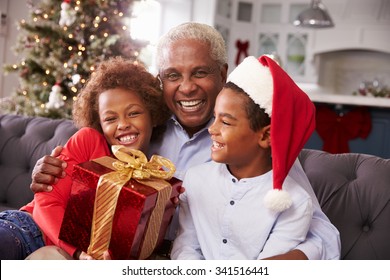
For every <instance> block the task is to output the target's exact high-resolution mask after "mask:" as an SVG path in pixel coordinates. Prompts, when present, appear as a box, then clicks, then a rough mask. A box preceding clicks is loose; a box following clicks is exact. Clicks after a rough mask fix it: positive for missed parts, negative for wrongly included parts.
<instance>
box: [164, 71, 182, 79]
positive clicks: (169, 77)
mask: <svg viewBox="0 0 390 280" xmlns="http://www.w3.org/2000/svg"><path fill="white" fill-rule="evenodd" d="M164 77H165V78H166V79H167V80H169V81H176V80H178V79H179V78H180V75H179V74H177V73H170V74H166V75H165V76H164Z"/></svg>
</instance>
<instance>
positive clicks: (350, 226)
mask: <svg viewBox="0 0 390 280" xmlns="http://www.w3.org/2000/svg"><path fill="white" fill-rule="evenodd" d="M299 160H300V162H301V164H302V167H303V169H304V170H305V173H306V175H307V176H308V178H309V181H310V183H311V184H312V187H313V189H314V192H315V194H316V195H317V198H318V200H319V203H320V205H321V207H322V210H323V211H324V213H325V214H326V215H327V216H328V217H329V219H330V221H331V222H332V223H333V224H334V225H335V226H336V227H337V229H338V230H339V231H340V239H341V258H342V259H390V242H389V236H390V159H383V158H379V157H377V156H372V155H366V154H356V153H355V154H354V153H349V154H330V153H326V152H323V151H317V150H303V151H302V152H301V154H300V156H299Z"/></svg>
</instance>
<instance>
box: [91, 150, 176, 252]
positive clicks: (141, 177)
mask: <svg viewBox="0 0 390 280" xmlns="http://www.w3.org/2000/svg"><path fill="white" fill-rule="evenodd" d="M111 150H112V152H113V154H114V156H115V157H116V158H117V159H118V160H119V161H118V160H115V159H111V158H108V157H103V158H99V159H95V160H94V161H95V162H97V163H99V164H101V165H104V166H106V167H109V168H111V169H113V168H114V169H115V171H113V172H110V173H107V174H104V175H102V176H100V178H99V182H98V186H97V188H96V195H95V204H94V210H93V220H92V228H91V240H90V245H89V247H88V251H87V253H88V254H89V255H90V256H92V257H93V258H94V259H103V253H104V252H105V251H107V250H108V248H109V245H110V239H111V233H112V222H113V217H114V214H115V208H116V204H117V201H118V197H119V193H120V191H121V190H122V187H123V186H124V185H125V184H126V183H127V182H128V181H129V180H130V179H131V178H134V179H136V180H137V181H139V182H140V183H142V184H144V185H148V186H150V187H153V188H154V189H156V190H157V191H158V196H157V202H156V206H155V208H154V210H153V211H152V213H151V216H150V220H149V224H148V227H147V229H146V232H145V238H144V242H143V244H142V247H141V251H140V256H139V258H140V259H146V258H147V257H149V256H150V255H151V254H152V252H153V250H154V247H155V245H156V243H157V239H158V235H159V229H160V227H161V221H162V218H163V214H164V210H165V206H166V204H167V202H168V201H169V199H170V196H171V191H172V188H171V185H170V184H169V183H168V182H166V181H164V180H169V179H171V178H172V176H173V174H174V173H175V170H176V169H175V166H174V165H173V163H172V162H171V161H170V160H169V159H167V158H164V157H161V156H157V155H153V156H152V157H151V159H150V161H147V158H146V156H145V154H144V153H142V152H141V151H139V150H135V149H130V148H127V147H125V146H121V145H113V146H112V147H111ZM107 159H108V161H107Z"/></svg>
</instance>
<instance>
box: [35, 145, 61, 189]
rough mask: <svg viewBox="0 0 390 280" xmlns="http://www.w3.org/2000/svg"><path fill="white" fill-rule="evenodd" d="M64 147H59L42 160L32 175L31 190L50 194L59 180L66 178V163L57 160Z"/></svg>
mask: <svg viewBox="0 0 390 280" xmlns="http://www.w3.org/2000/svg"><path fill="white" fill-rule="evenodd" d="M62 148H63V147H62V146H57V147H56V148H55V149H54V150H53V151H52V152H51V154H50V155H46V156H44V157H42V158H40V159H39V160H38V161H37V163H36V164H35V166H34V169H33V172H32V174H31V178H32V182H31V185H30V189H31V191H32V192H34V193H38V192H43V191H46V192H50V191H51V190H52V189H53V187H52V185H54V184H56V183H57V181H58V179H61V178H64V177H65V175H66V174H65V168H66V166H67V164H66V162H65V161H63V160H61V159H59V158H57V157H58V156H59V155H60V153H61V151H62Z"/></svg>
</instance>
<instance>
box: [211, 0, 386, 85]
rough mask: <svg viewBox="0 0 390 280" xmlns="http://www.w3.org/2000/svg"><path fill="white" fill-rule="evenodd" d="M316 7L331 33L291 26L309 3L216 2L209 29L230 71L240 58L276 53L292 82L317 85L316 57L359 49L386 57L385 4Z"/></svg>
mask: <svg viewBox="0 0 390 280" xmlns="http://www.w3.org/2000/svg"><path fill="white" fill-rule="evenodd" d="M322 2H323V3H324V5H325V6H326V7H327V9H328V11H329V13H330V15H331V17H332V18H333V21H334V22H335V27H334V28H327V29H310V28H299V27H295V26H294V25H293V24H292V23H293V21H294V20H295V19H296V17H297V15H298V14H299V13H300V12H301V11H303V10H304V9H306V8H308V7H309V5H310V0H272V1H271V0H217V2H216V12H215V19H214V25H215V27H216V28H217V29H218V30H219V31H220V32H221V33H222V34H223V36H224V38H225V40H226V42H227V47H228V55H229V66H230V70H231V69H233V68H234V67H235V66H236V65H237V62H240V61H242V59H243V58H244V57H245V54H248V55H253V56H256V57H258V56H260V55H262V54H270V53H273V52H276V53H277V54H278V55H279V57H280V59H281V62H282V66H283V68H284V69H285V70H286V71H287V72H288V73H289V74H290V75H291V76H292V78H293V79H294V80H295V81H296V82H298V83H318V82H319V78H320V77H319V75H320V73H319V70H320V67H321V65H320V64H321V63H323V61H321V55H322V54H326V53H329V52H333V51H342V50H359V49H360V50H366V51H367V50H369V51H376V52H384V53H387V54H389V56H390V32H389V27H390V1H389V0H370V1H367V0H322ZM245 43H248V46H247V48H246V49H244V47H245V46H246V45H245ZM389 60H390V59H389Z"/></svg>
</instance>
